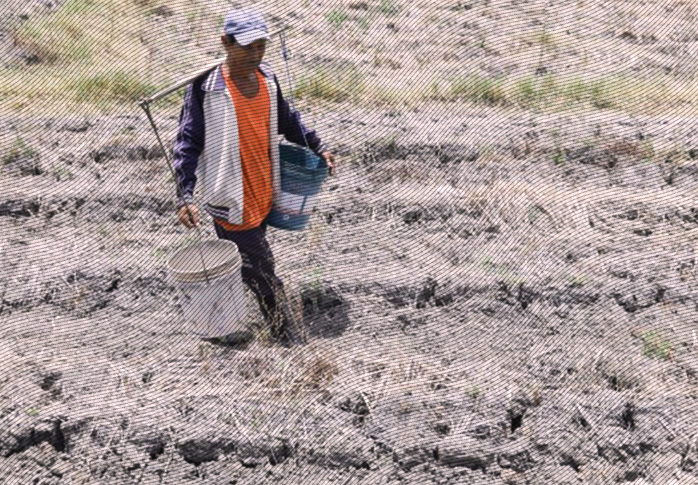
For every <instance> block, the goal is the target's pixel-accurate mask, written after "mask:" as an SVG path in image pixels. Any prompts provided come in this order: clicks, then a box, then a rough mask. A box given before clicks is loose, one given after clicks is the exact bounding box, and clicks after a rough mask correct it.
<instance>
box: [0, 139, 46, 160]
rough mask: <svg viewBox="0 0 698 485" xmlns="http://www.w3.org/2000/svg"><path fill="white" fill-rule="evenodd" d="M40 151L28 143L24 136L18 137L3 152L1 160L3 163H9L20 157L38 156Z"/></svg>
mask: <svg viewBox="0 0 698 485" xmlns="http://www.w3.org/2000/svg"><path fill="white" fill-rule="evenodd" d="M38 157H39V152H37V151H36V150H35V149H34V148H32V147H30V146H29V145H27V143H26V142H25V141H24V139H23V138H21V137H17V138H16V139H15V141H14V142H12V145H10V147H9V148H8V149H7V151H6V152H5V153H3V154H2V158H0V162H2V165H9V164H10V163H12V162H15V161H17V160H19V159H20V158H38Z"/></svg>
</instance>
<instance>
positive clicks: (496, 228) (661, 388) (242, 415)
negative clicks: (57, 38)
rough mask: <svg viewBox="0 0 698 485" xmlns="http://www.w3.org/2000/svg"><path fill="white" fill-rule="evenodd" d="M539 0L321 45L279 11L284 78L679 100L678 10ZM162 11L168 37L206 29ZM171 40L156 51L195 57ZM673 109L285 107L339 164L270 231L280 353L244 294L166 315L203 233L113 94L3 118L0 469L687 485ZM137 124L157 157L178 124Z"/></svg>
mask: <svg viewBox="0 0 698 485" xmlns="http://www.w3.org/2000/svg"><path fill="white" fill-rule="evenodd" d="M59 3H61V2H56V3H55V5H54V6H53V7H46V6H42V5H40V4H39V3H36V2H33V3H31V5H32V6H33V7H32V8H34V10H31V9H29V10H27V12H29V13H28V14H27V15H28V16H29V17H31V16H33V15H35V12H36V11H43V10H42V9H46V8H48V9H49V10H53V9H55V6H56V5H58V4H59ZM136 3H138V2H136ZM141 3H143V2H141ZM145 3H146V4H147V3H148V2H145ZM388 3H390V2H387V3H385V4H386V5H387V4H388ZM548 3H549V2H547V1H546V2H542V1H541V2H524V1H515V2H508V3H505V2H491V4H490V2H488V1H473V2H471V3H466V2H460V3H458V5H457V6H454V5H440V6H439V7H438V8H436V7H434V8H431V7H430V6H429V5H430V4H429V3H428V2H425V4H424V5H422V4H418V3H415V4H413V5H411V6H409V8H408V7H407V6H405V7H404V8H403V9H402V10H400V12H399V13H396V14H395V15H394V17H390V18H388V17H389V16H388V14H385V15H384V17H380V16H378V17H375V18H377V19H378V20H375V21H374V20H372V23H371V24H370V26H369V27H367V31H365V32H364V31H362V30H361V27H360V23H359V20H360V19H361V16H362V15H363V12H365V11H374V10H375V8H374V7H375V5H373V4H372V3H371V4H370V5H369V4H364V3H363V2H354V3H352V4H351V5H349V6H347V8H346V10H347V12H349V15H350V20H347V21H346V23H345V25H344V27H342V28H343V29H345V30H344V31H343V35H340V34H338V31H337V28H335V29H334V30H333V29H332V28H330V27H328V25H329V24H328V21H327V17H326V16H327V14H328V12H330V11H332V9H333V8H335V7H336V6H333V5H332V4H326V5H320V4H319V3H318V4H317V5H316V4H315V3H313V5H304V6H303V7H302V8H301V7H298V8H297V9H295V10H293V9H292V8H291V6H289V5H288V4H287V3H284V2H281V3H280V5H282V4H283V8H282V6H280V7H279V8H280V9H281V10H284V12H285V14H284V16H283V18H286V17H292V15H291V14H290V12H291V11H293V12H295V13H294V15H297V17H298V18H299V19H305V20H306V21H307V24H304V26H305V27H304V29H298V30H296V34H295V35H297V36H298V37H296V43H295V45H296V46H299V52H298V53H297V55H296V56H295V57H294V60H295V61H296V62H297V65H300V64H302V63H308V64H314V65H315V64H316V65H328V66H335V65H341V64H342V62H344V61H347V60H349V61H352V62H354V63H355V64H356V65H357V66H358V68H359V69H360V70H361V72H363V73H365V74H366V79H367V80H368V81H371V80H375V81H376V82H378V81H382V82H383V83H384V85H383V88H384V89H387V90H388V91H390V90H393V91H392V92H394V93H397V95H396V96H397V98H398V99H399V98H400V97H401V96H402V97H403V98H404V99H403V101H409V99H408V98H409V93H411V92H412V91H410V90H412V89H416V88H418V87H420V83H422V84H423V83H424V82H425V79H427V78H428V77H426V74H425V72H429V74H435V75H444V76H446V74H449V73H453V72H457V71H458V69H461V70H462V71H463V72H466V71H467V73H479V74H480V75H506V76H508V75H517V74H530V73H532V72H534V69H536V68H537V67H541V66H542V67H545V71H546V72H547V73H549V74H551V75H553V76H566V75H569V76H581V78H583V79H587V78H593V77H594V76H603V75H606V74H619V75H621V74H622V75H629V76H638V77H641V76H640V75H641V74H642V75H643V76H645V75H646V76H647V77H648V78H649V79H655V78H652V77H651V76H655V75H666V76H676V79H679V80H685V81H686V82H687V83H689V84H687V86H688V87H691V86H693V85H692V84H690V83H692V82H693V80H694V74H695V68H696V66H695V62H696V61H695V60H696V57H695V55H693V54H695V46H697V45H698V43H697V42H696V39H698V34H697V33H696V31H695V22H694V21H693V17H692V16H693V12H692V7H691V5H690V4H688V3H684V4H681V3H679V2H664V3H662V2H645V3H643V4H642V5H640V2H635V3H633V2H607V3H606V2H605V3H603V5H602V4H601V3H599V2H597V3H596V4H594V5H595V6H593V8H590V7H589V6H588V5H587V6H586V8H585V2H584V1H566V2H556V3H555V5H553V6H549V7H546V5H548ZM0 4H2V5H3V8H5V7H7V8H8V9H12V8H14V9H15V10H16V11H15V12H14V13H13V14H12V15H13V16H12V17H10V16H8V17H7V18H6V19H5V23H1V22H0V54H2V56H3V62H5V61H6V62H7V65H10V66H15V67H16V66H17V65H20V67H21V66H24V64H23V63H26V62H29V61H28V60H27V59H28V58H27V54H26V53H25V52H22V51H21V49H19V48H18V47H17V46H14V45H11V42H9V40H8V39H9V37H8V35H7V32H6V31H5V30H4V29H5V28H6V24H7V23H11V22H19V20H17V19H19V13H18V12H19V11H20V10H19V9H18V8H17V7H18V3H17V2H4V3H2V2H0ZM5 4H7V5H5ZM222 4H225V6H227V5H228V4H229V2H221V5H218V4H216V5H218V6H219V7H220V8H221V9H222V11H225V8H227V7H225V8H224V6H223V5H222ZM665 4H666V5H665ZM668 4H671V5H668ZM27 5H29V4H27ZM177 5H179V4H177ZM607 5H608V6H607ZM364 7H365V8H364ZM28 8H29V7H28ZM173 8H174V7H173ZM294 8H295V7H294ZM643 8H644V10H643ZM371 9H373V10H371ZM175 10H176V9H175ZM269 10H270V11H271V7H270V8H269ZM384 10H386V9H384ZM163 12H165V11H163V10H161V11H160V13H158V14H154V15H153V16H150V17H148V20H147V22H159V24H158V25H160V26H161V27H163V28H162V32H163V35H167V36H171V38H170V37H168V38H167V41H168V42H172V43H175V42H179V41H180V40H181V39H189V40H191V39H192V36H193V37H197V36H199V37H202V38H203V34H201V32H203V31H197V30H195V29H194V30H191V32H195V34H192V33H191V32H189V33H187V32H184V31H183V30H176V29H171V28H169V26H172V25H182V24H183V22H184V20H183V19H184V18H186V15H185V14H186V12H184V13H182V12H183V11H179V10H176V11H175V13H174V14H171V15H165V14H164V13H163ZM620 12H622V14H621V13H620ZM165 13H166V12H165ZM286 14H288V15H286ZM8 15H9V14H8ZM449 16H450V17H449ZM161 17H162V18H161ZM449 18H455V19H457V22H456V21H453V22H451V23H449ZM153 19H155V20H153ZM372 19H373V18H372ZM425 19H431V20H429V22H428V24H429V26H428V28H427V27H424V25H425ZM653 19H654V20H653ZM277 20H278V19H277ZM144 22H145V21H144ZM391 23H392V24H393V26H392V27H390V26H389V25H388V24H391ZM546 23H547V24H546ZM546 25H547V26H549V28H548V27H545V26H546ZM165 27H168V28H165ZM544 27H545V28H544ZM187 28H189V29H193V27H191V26H189V27H187ZM387 31H389V32H393V34H394V37H390V36H388V35H387V34H385V32H387ZM152 32H157V31H156V30H153V31H151V35H152V36H153V37H157V36H155V35H154V34H152ZM197 32H198V33H197ZM512 32H515V33H516V35H514V34H512ZM626 33H627V34H626ZM185 34H186V35H185ZM393 34H390V35H393ZM419 35H423V37H419ZM187 36H188V37H187ZM541 36H542V37H541ZM311 38H312V39H313V42H314V43H313V44H312V45H313V46H316V48H313V49H310V48H305V47H303V46H308V45H311V44H307V43H306V44H304V42H310V41H309V40H308V39H311ZM347 39H349V40H347ZM351 39H360V41H359V40H356V42H354V41H350V40H351ZM412 40H415V42H416V43H415V44H411V43H410V42H411V41H412ZM417 41H419V42H417ZM191 46H192V49H191V52H193V53H192V54H191V56H192V57H191V58H186V59H182V60H181V63H176V62H175V60H177V61H178V62H179V60H178V59H174V58H172V59H170V57H168V56H175V57H176V55H178V52H177V51H176V50H162V51H160V53H159V54H158V55H159V56H160V57H159V58H158V59H160V60H161V61H162V62H164V63H167V64H169V65H171V66H175V65H176V66H178V67H177V68H178V69H182V70H183V71H186V70H188V69H190V68H191V67H192V66H199V65H200V58H201V56H203V55H204V54H207V55H208V57H209V58H211V57H214V56H213V55H212V54H215V52H213V51H212V50H211V49H212V47H211V46H210V45H206V44H205V42H201V43H199V39H198V37H197V39H196V42H194V43H192V45H191ZM444 46H446V47H444ZM541 46H542V47H541ZM214 47H215V46H214ZM301 47H302V48H301ZM197 49H198V50H197ZM195 54H196V55H198V56H199V57H198V58H197V57H196V55H195ZM142 57H143V56H140V55H138V56H136V55H135V54H134V59H135V58H138V59H141V58H142ZM18 63H19V64H18ZM39 67H42V66H41V65H39ZM21 69H24V67H21ZM27 69H28V68H27ZM279 70H280V66H279ZM17 72H20V71H17ZM281 77H283V76H281ZM676 79H674V80H675V81H676ZM284 87H285V84H284ZM398 88H399V89H398ZM400 90H403V91H400ZM689 91H690V90H689ZM368 92H369V95H370V93H371V91H370V90H369V91H368ZM401 93H403V94H401ZM677 93H678V91H677ZM374 94H375V93H374ZM384 94H385V93H384ZM685 94H686V93H685V92H683V95H685ZM689 94H690V92H689ZM0 95H2V96H4V97H1V96H0V101H3V102H4V101H5V100H9V99H11V97H12V96H11V95H8V94H7V93H6V92H4V91H0ZM676 96H677V98H676V99H677V100H678V101H677V105H678V107H679V108H680V107H681V106H682V103H685V102H686V99H689V98H690V96H687V97H686V96H684V97H681V96H679V94H676ZM393 97H394V96H393ZM388 98H390V96H387V95H386V96H385V99H382V102H384V103H385V102H387V101H389V99H388ZM679 98H680V99H679ZM386 100H387V101H386ZM689 100H690V99H689ZM364 101H365V100H364ZM650 104H651V103H650ZM677 105H673V106H672V107H673V108H674V111H672V112H671V114H669V113H664V114H662V113H663V109H662V106H654V108H653V109H649V108H648V107H647V106H645V107H644V108H648V109H637V110H628V111H626V113H625V114H622V113H620V112H615V111H612V110H593V109H589V106H585V107H584V109H581V107H580V109H571V110H568V111H563V112H558V113H554V114H552V113H547V114H546V113H545V112H543V111H541V110H528V111H524V110H521V109H514V108H513V107H512V108H508V109H504V108H496V107H483V106H478V105H472V104H468V103H465V102H461V101H457V102H453V103H438V102H433V103H431V102H408V103H401V102H398V103H393V104H392V105H391V106H386V105H383V106H381V107H376V106H373V107H371V104H370V103H368V104H367V103H364V104H359V103H354V102H351V103H350V102H347V103H345V104H340V103H337V104H322V103H313V102H312V101H306V100H303V104H302V108H303V109H302V112H303V113H304V120H306V121H307V122H308V123H309V124H310V125H312V126H314V127H316V128H317V129H318V130H319V132H320V134H321V135H322V136H323V137H324V138H325V139H326V141H327V142H329V143H330V145H332V146H334V147H336V148H337V151H338V153H339V155H340V162H339V163H340V168H339V174H338V176H337V177H336V178H333V179H330V180H328V182H327V184H326V186H325V188H324V191H323V193H322V196H321V198H320V200H319V204H318V208H317V211H316V213H315V214H314V215H313V219H312V221H311V226H310V227H309V228H308V229H307V230H306V231H303V232H297V233H296V232H284V231H279V230H275V229H271V230H270V233H269V238H270V241H271V244H272V247H273V250H274V253H275V257H276V262H277V269H278V273H279V275H280V276H281V277H282V278H283V279H284V281H285V282H286V285H287V287H288V289H289V292H290V294H291V295H292V297H293V299H294V308H295V309H296V317H297V320H298V323H299V325H300V326H301V327H302V331H303V332H304V333H305V334H306V335H307V337H308V344H307V345H304V346H301V347H296V348H292V349H283V348H281V347H279V346H275V345H272V344H270V343H269V342H268V339H267V336H266V333H265V331H264V329H263V328H261V325H260V324H261V317H260V315H259V314H258V313H257V310H256V309H255V307H254V306H253V305H252V301H251V299H250V303H251V306H250V309H251V312H250V317H249V324H250V325H251V326H252V327H253V328H254V329H255V331H256V332H257V338H256V340H255V341H254V342H252V343H250V344H249V345H247V346H243V347H228V346H222V345H215V344H212V343H208V342H204V341H202V340H201V339H199V338H197V337H196V336H195V335H193V333H192V331H191V328H190V327H189V326H187V325H186V322H183V321H182V318H181V308H180V306H179V304H180V302H179V295H178V293H177V291H176V288H174V287H173V286H172V285H171V284H170V283H169V282H168V279H167V273H166V268H165V262H166V260H167V258H168V257H169V256H170V255H171V254H173V253H174V251H176V250H177V249H178V248H180V247H182V246H184V245H186V244H189V243H191V242H195V241H197V240H198V239H197V236H196V233H194V232H190V231H187V230H186V229H184V228H182V227H181V226H178V225H177V224H176V223H175V220H174V200H173V193H174V190H173V184H172V180H171V179H170V178H169V177H170V175H169V171H168V169H167V166H166V162H165V159H164V157H163V156H162V153H161V151H160V149H159V147H158V146H157V145H156V143H155V138H154V136H153V134H152V132H151V131H150V128H149V125H148V124H147V121H146V120H145V118H144V116H143V115H142V113H140V112H139V111H138V110H137V107H135V106H132V107H130V109H125V110H123V113H124V114H123V115H113V116H101V117H100V116H97V115H84V116H82V115H81V116H68V115H65V114H55V115H53V116H38V115H34V116H29V115H28V114H26V113H25V114H18V113H13V112H12V110H11V109H10V108H8V106H7V105H5V104H3V105H2V106H0V108H2V109H0V157H1V158H0V224H1V225H2V228H3V229H2V236H0V275H1V277H0V362H1V363H2V365H1V367H0V483H13V484H21V485H24V484H45V485H49V484H51V485H53V484H61V485H62V484H105V485H107V484H109V485H121V484H141V485H153V484H158V485H159V484H173V485H174V484H189V483H191V484H195V483H196V484H211V485H213V484H216V485H219V484H236V485H243V484H250V485H251V484H260V483H282V484H304V483H314V484H330V483H333V484H340V485H355V484H360V483H361V484H371V485H373V484H377V485H378V484H384V483H403V484H493V485H494V484H497V485H502V484H532V485H542V484H546V485H547V484H606V483H633V484H636V485H639V484H650V483H658V484H677V485H678V484H681V485H683V484H698V441H697V437H698V407H697V406H696V399H697V398H698V328H696V322H698V288H696V241H697V240H698V192H697V191H696V188H697V184H698V162H697V160H698V125H697V124H696V121H695V117H689V116H688V115H687V113H688V111H686V112H685V113H684V114H683V115H681V112H680V111H681V110H678V111H677ZM361 106H364V107H361ZM687 106H688V105H687ZM687 110H688V108H687ZM156 112H157V114H158V117H157V121H158V124H159V126H160V128H161V129H162V135H163V138H164V139H165V140H167V141H168V142H169V141H170V140H172V139H173V137H174V133H175V130H176V128H177V114H178V113H177V112H176V110H172V109H169V110H168V111H165V110H160V109H156ZM649 112H651V113H653V114H652V115H641V114H639V113H649ZM631 113H636V114H631ZM677 113H678V114H677ZM19 139H21V140H24V142H25V143H26V146H23V145H21V144H19V145H18V144H17V143H18V142H17V140H19ZM203 237H204V238H214V237H215V234H214V232H213V228H212V225H211V221H210V220H209V219H206V220H205V223H204V230H203ZM248 296H249V295H248Z"/></svg>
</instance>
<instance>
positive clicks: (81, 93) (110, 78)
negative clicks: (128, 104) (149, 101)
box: [70, 71, 156, 104]
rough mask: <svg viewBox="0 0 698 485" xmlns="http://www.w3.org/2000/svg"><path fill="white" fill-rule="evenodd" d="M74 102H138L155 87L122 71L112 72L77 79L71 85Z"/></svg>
mask: <svg viewBox="0 0 698 485" xmlns="http://www.w3.org/2000/svg"><path fill="white" fill-rule="evenodd" d="M70 87H71V89H72V90H73V92H74V93H75V96H76V100H77V101H78V102H81V103H84V102H87V103H97V104H101V103H104V102H113V101H138V100H139V99H141V98H143V97H144V96H146V95H147V94H149V93H151V92H153V91H154V90H155V89H156V87H155V86H152V85H150V84H148V83H146V82H144V81H143V80H142V79H141V78H140V77H138V76H136V75H133V74H129V73H126V72H124V71H112V72H106V73H101V74H95V75H92V76H85V77H82V78H79V79H78V80H77V81H74V82H73V83H72V84H71V86H70Z"/></svg>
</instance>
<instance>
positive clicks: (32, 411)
mask: <svg viewBox="0 0 698 485" xmlns="http://www.w3.org/2000/svg"><path fill="white" fill-rule="evenodd" d="M24 412H25V413H26V414H27V415H28V416H38V415H39V410H38V409H36V408H29V409H27V410H25V411H24Z"/></svg>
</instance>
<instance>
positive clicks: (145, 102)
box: [138, 26, 289, 107]
mask: <svg viewBox="0 0 698 485" xmlns="http://www.w3.org/2000/svg"><path fill="white" fill-rule="evenodd" d="M288 28H289V27H288V26H284V27H282V28H280V29H279V30H276V31H274V32H272V33H271V34H269V35H270V36H271V37H274V36H275V35H278V34H280V33H281V32H283V31H285V30H287V29H288ZM223 61H225V57H221V58H220V59H217V60H216V61H214V62H212V63H211V64H209V65H208V66H206V67H205V68H203V69H200V70H198V71H196V72H195V73H193V74H190V75H189V76H187V77H186V78H185V79H182V80H181V81H177V82H175V83H174V84H172V85H171V86H169V87H167V88H165V89H163V90H161V91H158V92H157V93H155V94H153V95H152V96H150V97H148V98H144V99H142V100H141V101H139V102H138V104H139V105H140V106H141V107H143V106H145V105H148V104H150V103H154V102H155V101H157V100H158V99H162V98H164V97H165V96H167V95H168V94H171V93H173V92H175V91H177V90H178V89H179V88H181V87H184V86H186V85H188V84H189V83H191V82H192V81H194V79H196V78H197V77H199V76H201V75H202V74H204V73H205V72H208V71H210V70H211V69H213V68H214V67H216V66H218V65H220V64H222V63H223Z"/></svg>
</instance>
